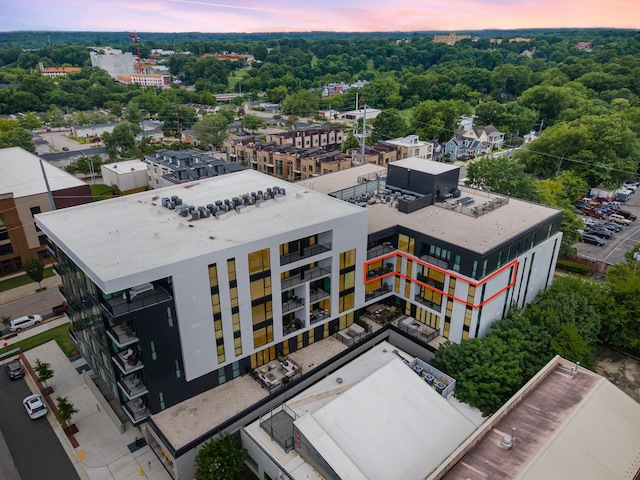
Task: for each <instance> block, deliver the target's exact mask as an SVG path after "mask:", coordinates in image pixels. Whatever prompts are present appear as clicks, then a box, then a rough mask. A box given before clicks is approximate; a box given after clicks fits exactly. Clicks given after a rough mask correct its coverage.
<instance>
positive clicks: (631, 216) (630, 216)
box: [616, 210, 638, 222]
mask: <svg viewBox="0 0 640 480" xmlns="http://www.w3.org/2000/svg"><path fill="white" fill-rule="evenodd" d="M616 213H617V214H618V215H622V216H623V217H624V218H626V219H627V220H631V221H632V222H633V221H634V220H637V219H638V217H636V216H635V215H634V214H633V213H631V212H629V211H627V210H618V211H617V212H616Z"/></svg>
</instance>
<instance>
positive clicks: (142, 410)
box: [122, 397, 151, 425]
mask: <svg viewBox="0 0 640 480" xmlns="http://www.w3.org/2000/svg"><path fill="white" fill-rule="evenodd" d="M122 406H123V410H124V412H125V413H126V414H127V416H128V417H129V419H130V420H131V423H133V424H134V425H137V424H139V423H140V422H142V421H144V420H146V419H147V417H148V416H149V415H151V412H150V411H149V409H148V408H147V403H146V402H145V400H144V398H143V397H140V398H136V399H135V400H129V401H128V402H127V403H125V404H124V405H122Z"/></svg>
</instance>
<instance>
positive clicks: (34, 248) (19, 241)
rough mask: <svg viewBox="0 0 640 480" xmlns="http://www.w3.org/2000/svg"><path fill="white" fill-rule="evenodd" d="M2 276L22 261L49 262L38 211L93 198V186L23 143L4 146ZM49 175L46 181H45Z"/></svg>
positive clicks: (0, 161) (0, 153) (0, 152)
mask: <svg viewBox="0 0 640 480" xmlns="http://www.w3.org/2000/svg"><path fill="white" fill-rule="evenodd" d="M0 171H1V172H2V174H1V175H0V276H1V275H8V274H10V273H14V272H17V271H19V270H20V269H21V267H22V262H24V261H25V260H28V259H29V258H31V257H41V258H44V259H46V261H47V262H48V261H49V260H48V255H47V251H46V245H47V241H46V240H47V239H46V236H45V235H44V233H43V232H42V231H41V230H40V229H39V228H38V227H37V226H36V224H35V221H34V215H36V214H38V213H41V212H48V211H49V210H52V208H54V207H52V205H51V198H50V197H49V194H48V192H47V183H46V182H48V185H49V188H50V189H51V197H52V198H53V202H54V203H55V208H57V209H61V208H65V207H70V206H73V205H79V204H82V203H88V202H91V201H92V196H91V188H90V186H89V185H88V184H86V183H85V182H83V181H82V180H79V179H77V178H75V177H74V176H73V175H70V174H68V173H66V172H65V171H63V170H60V169H58V168H56V167H54V166H52V165H49V163H48V162H45V161H42V160H40V159H39V158H38V157H37V156H35V155H33V154H31V153H29V152H27V151H26V150H23V149H21V148H19V147H13V148H3V149H0ZM45 175H46V182H45Z"/></svg>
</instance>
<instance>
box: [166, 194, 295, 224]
mask: <svg viewBox="0 0 640 480" xmlns="http://www.w3.org/2000/svg"><path fill="white" fill-rule="evenodd" d="M285 195H286V191H285V189H284V188H282V187H273V188H267V189H266V191H262V190H258V191H257V192H251V193H244V194H242V195H240V196H237V197H233V198H232V199H228V198H227V199H225V200H216V201H215V202H214V203H209V204H207V205H204V206H198V207H196V206H195V205H186V204H184V203H183V202H182V199H181V198H180V197H178V196H177V195H173V196H171V197H163V198H162V206H163V207H165V208H168V209H169V210H175V211H176V212H178V214H179V215H180V216H181V217H188V216H191V220H200V219H202V218H208V217H216V218H222V217H224V216H225V215H226V214H227V213H229V212H231V211H234V210H235V211H236V213H242V212H243V211H244V209H245V208H247V206H249V205H255V206H260V205H262V204H264V203H265V202H266V201H267V200H270V199H276V200H277V199H280V198H282V197H284V196H285Z"/></svg>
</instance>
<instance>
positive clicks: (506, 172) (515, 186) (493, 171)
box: [467, 155, 536, 201]
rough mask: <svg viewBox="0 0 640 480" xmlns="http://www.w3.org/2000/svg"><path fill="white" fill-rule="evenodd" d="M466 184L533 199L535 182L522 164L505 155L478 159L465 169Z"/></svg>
mask: <svg viewBox="0 0 640 480" xmlns="http://www.w3.org/2000/svg"><path fill="white" fill-rule="evenodd" d="M467 185H474V186H477V187H479V188H483V189H485V190H491V191H492V192H496V193H501V194H503V195H509V196H512V197H516V198H521V199H523V200H530V201H533V200H535V197H536V193H535V182H534V180H533V177H531V176H530V175H529V174H527V173H525V171H524V166H523V165H522V164H521V163H519V162H517V161H513V160H511V159H509V157H507V156H505V155H501V156H499V157H490V158H485V159H482V160H478V161H476V162H474V163H472V164H471V165H469V168H468V169H467Z"/></svg>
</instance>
